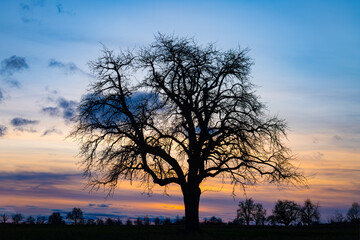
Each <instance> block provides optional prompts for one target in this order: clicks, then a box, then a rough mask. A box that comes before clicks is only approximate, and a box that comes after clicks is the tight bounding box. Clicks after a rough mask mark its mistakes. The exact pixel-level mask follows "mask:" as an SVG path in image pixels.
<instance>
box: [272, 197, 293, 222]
mask: <svg viewBox="0 0 360 240" xmlns="http://www.w3.org/2000/svg"><path fill="white" fill-rule="evenodd" d="M299 211H300V205H299V204H297V203H296V202H294V201H289V200H278V201H277V202H276V203H275V207H274V209H273V211H272V216H270V219H271V221H272V223H278V224H284V225H285V226H286V227H287V226H289V225H290V224H292V223H295V222H296V221H297V220H298V219H299Z"/></svg>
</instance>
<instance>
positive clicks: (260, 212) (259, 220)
mask: <svg viewBox="0 0 360 240" xmlns="http://www.w3.org/2000/svg"><path fill="white" fill-rule="evenodd" d="M265 220H266V209H264V208H263V205H262V204H261V203H257V204H255V210H254V221H255V225H264V224H265Z"/></svg>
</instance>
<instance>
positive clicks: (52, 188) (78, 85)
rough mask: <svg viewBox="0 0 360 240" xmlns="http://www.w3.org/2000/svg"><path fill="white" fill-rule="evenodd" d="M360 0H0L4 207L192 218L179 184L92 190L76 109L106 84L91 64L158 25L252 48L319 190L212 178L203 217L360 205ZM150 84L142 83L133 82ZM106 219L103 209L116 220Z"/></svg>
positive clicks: (141, 42) (263, 91)
mask: <svg viewBox="0 0 360 240" xmlns="http://www.w3.org/2000/svg"><path fill="white" fill-rule="evenodd" d="M359 25H360V2H358V1H351V0H349V1H342V2H341V3H340V2H339V1H327V2H326V3H324V2H322V1H299V2H295V1H294V2H293V1H286V0H283V1H276V2H273V3H269V2H268V1H264V0H262V1H261V0H259V1H254V2H248V1H245V0H244V1H230V0H229V1H217V0H214V1H210V2H207V1H196V2H191V1H183V2H181V3H178V2H176V1H154V2H153V1H144V2H141V1H131V2H130V1H111V0H106V1H102V2H101V3H100V2H98V1H76V2H72V1H70V0H63V1H61V0H58V1H56V2H54V1H47V0H19V1H10V0H6V1H2V2H1V3H0V36H1V37H0V43H1V46H3V47H1V48H0V63H1V65H0V82H1V84H0V164H1V170H0V183H1V185H0V195H1V198H0V214H2V213H6V214H14V213H22V214H24V215H26V216H29V215H34V214H35V213H37V212H39V215H42V216H48V215H50V214H51V212H53V210H54V209H57V210H59V211H63V212H69V211H70V210H71V209H72V208H73V207H79V208H81V209H82V210H83V211H84V213H85V214H87V213H88V214H105V215H106V214H107V215H108V216H110V215H111V216H112V215H114V216H115V215H120V216H130V217H131V216H134V217H135V218H136V217H137V216H140V215H138V214H142V215H141V216H144V215H149V216H150V215H152V216H154V217H156V216H163V217H176V216H183V215H184V207H183V202H182V195H181V193H180V191H179V188H176V187H170V188H169V189H168V190H167V191H168V193H169V194H170V196H167V195H166V194H164V189H163V188H160V187H158V186H156V187H154V189H153V195H152V196H151V197H148V196H147V194H146V191H145V190H144V188H143V187H141V186H138V185H139V184H138V183H136V182H134V184H133V185H132V186H130V184H129V183H128V182H121V184H120V186H119V187H118V188H117V189H116V190H115V192H114V194H113V196H111V197H108V198H106V196H107V191H92V192H91V193H90V192H89V189H84V188H85V186H86V179H83V178H82V170H81V166H80V165H79V162H80V161H81V159H80V158H79V157H78V156H77V154H78V152H79V145H78V144H77V143H76V142H74V141H73V139H70V138H68V137H67V136H68V134H69V132H70V130H71V129H72V123H71V122H70V119H71V117H72V116H73V115H74V113H75V108H76V104H77V103H78V102H79V101H80V98H81V96H82V95H83V94H85V91H86V89H87V87H88V85H89V83H90V82H91V81H92V79H93V75H92V74H91V73H90V70H89V67H88V62H89V61H92V60H95V59H96V58H97V57H99V56H100V55H101V48H102V44H104V45H105V46H107V47H108V48H109V49H113V50H114V52H115V53H116V52H117V51H119V50H120V49H134V48H138V47H142V46H147V45H149V44H150V43H151V42H153V41H154V35H155V34H156V33H158V32H161V33H165V34H173V35H174V36H179V37H194V39H195V40H196V41H197V42H198V43H199V44H200V45H203V46H205V45H206V44H208V43H215V46H216V47H217V48H218V49H220V50H228V49H235V48H237V47H238V46H241V48H249V49H250V52H249V53H248V55H249V56H250V57H251V58H252V59H253V61H254V63H255V64H254V66H253V67H252V72H251V77H252V79H251V81H252V82H253V83H254V84H255V85H256V86H257V87H256V93H257V95H259V96H260V101H262V102H264V103H265V104H266V106H267V107H268V109H269V113H270V114H271V115H277V116H279V118H281V119H285V121H286V122H287V123H288V126H289V131H288V141H287V145H288V146H289V147H290V149H291V150H292V153H293V154H295V155H296V161H294V162H293V164H294V165H295V166H298V167H299V169H300V170H301V171H303V172H304V174H305V176H307V177H308V185H309V188H304V187H300V188H299V187H291V186H289V187H278V186H275V185H270V184H267V183H260V184H258V185H257V186H249V187H248V188H247V189H246V194H244V192H242V189H241V188H238V189H236V196H233V194H232V186H231V185H230V184H228V183H225V184H223V183H222V181H221V179H209V180H207V181H206V183H204V184H203V185H202V191H203V193H202V195H201V200H200V220H203V219H204V218H209V217H211V216H216V217H221V218H222V219H223V221H224V222H227V221H229V220H230V219H231V220H233V219H234V218H235V217H236V209H237V207H238V203H239V201H241V200H243V199H244V198H245V197H249V198H250V197H251V198H253V199H254V201H255V202H260V203H262V204H263V205H264V207H265V208H266V209H267V210H268V215H269V213H270V212H271V209H272V207H273V205H274V203H275V201H277V200H278V199H287V200H293V201H296V202H297V203H300V204H302V203H303V201H304V200H305V199H308V198H309V199H311V200H312V201H313V202H319V203H320V211H321V215H322V216H321V217H322V221H323V222H326V221H327V218H328V216H331V215H333V214H334V213H335V211H339V212H341V213H343V214H346V211H347V210H348V209H349V207H350V206H351V204H352V203H353V202H360V190H359V187H358V186H359V184H360V174H359V173H360V124H359V122H360V81H359V80H360V67H359V66H360V48H359V47H358V46H359V45H360V28H359V27H358V26H359ZM134 81H137V79H134ZM105 215H104V216H105Z"/></svg>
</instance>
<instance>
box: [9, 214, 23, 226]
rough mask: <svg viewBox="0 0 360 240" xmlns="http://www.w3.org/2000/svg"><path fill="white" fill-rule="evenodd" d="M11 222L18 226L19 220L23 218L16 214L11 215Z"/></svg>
mask: <svg viewBox="0 0 360 240" xmlns="http://www.w3.org/2000/svg"><path fill="white" fill-rule="evenodd" d="M11 218H12V220H13V223H14V224H19V223H20V221H21V220H23V219H24V216H23V215H22V214H20V213H16V214H14V215H12V217H11Z"/></svg>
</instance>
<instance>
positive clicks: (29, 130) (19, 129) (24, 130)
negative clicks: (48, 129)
mask: <svg viewBox="0 0 360 240" xmlns="http://www.w3.org/2000/svg"><path fill="white" fill-rule="evenodd" d="M15 131H19V132H30V133H35V132H37V131H36V130H35V129H33V128H23V127H17V128H15Z"/></svg>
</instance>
